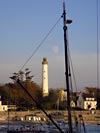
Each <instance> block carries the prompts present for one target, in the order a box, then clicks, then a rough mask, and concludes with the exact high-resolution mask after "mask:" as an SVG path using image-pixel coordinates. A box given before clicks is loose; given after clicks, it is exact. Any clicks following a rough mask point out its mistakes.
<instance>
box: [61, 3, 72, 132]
mask: <svg viewBox="0 0 100 133" xmlns="http://www.w3.org/2000/svg"><path fill="white" fill-rule="evenodd" d="M71 23H72V20H66V10H65V2H63V30H64V45H65V76H66V87H67V88H66V91H67V104H68V124H69V133H72V132H73V131H72V119H71V107H70V91H69V70H68V68H69V60H68V40H67V26H66V24H71Z"/></svg>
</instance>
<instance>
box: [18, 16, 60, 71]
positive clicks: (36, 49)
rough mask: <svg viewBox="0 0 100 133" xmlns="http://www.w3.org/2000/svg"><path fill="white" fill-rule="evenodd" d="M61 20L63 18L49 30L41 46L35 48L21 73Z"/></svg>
mask: <svg viewBox="0 0 100 133" xmlns="http://www.w3.org/2000/svg"><path fill="white" fill-rule="evenodd" d="M60 20H61V17H60V18H59V19H58V20H57V21H56V23H55V24H54V25H53V26H52V28H51V29H50V30H49V32H48V33H47V34H46V36H45V37H44V38H43V40H42V41H41V42H40V43H39V45H38V46H37V47H36V48H35V50H34V51H33V52H32V54H31V55H30V56H29V58H28V59H27V60H26V62H25V63H24V65H23V66H22V67H21V69H20V71H21V70H22V69H23V68H24V67H25V65H26V64H27V63H28V62H29V61H30V60H31V58H32V57H33V56H34V54H35V53H36V52H37V51H38V49H39V48H40V47H41V45H42V44H43V43H44V42H45V40H46V39H47V38H48V36H49V35H50V34H51V32H52V31H53V29H54V28H55V27H56V25H57V24H58V22H59V21H60Z"/></svg>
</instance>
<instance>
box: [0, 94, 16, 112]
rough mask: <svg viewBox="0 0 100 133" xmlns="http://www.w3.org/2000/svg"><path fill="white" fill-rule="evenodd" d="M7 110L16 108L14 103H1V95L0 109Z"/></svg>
mask: <svg viewBox="0 0 100 133" xmlns="http://www.w3.org/2000/svg"><path fill="white" fill-rule="evenodd" d="M8 109H9V110H16V105H5V104H2V101H1V96H0V111H8Z"/></svg>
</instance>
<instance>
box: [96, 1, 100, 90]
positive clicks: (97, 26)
mask: <svg viewBox="0 0 100 133" xmlns="http://www.w3.org/2000/svg"><path fill="white" fill-rule="evenodd" d="M96 4H97V5H96V8H97V88H99V44H98V0H97V3H96Z"/></svg>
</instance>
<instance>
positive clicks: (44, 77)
mask: <svg viewBox="0 0 100 133" xmlns="http://www.w3.org/2000/svg"><path fill="white" fill-rule="evenodd" d="M42 93H43V96H44V97H45V96H48V94H49V91H48V61H47V58H43V61H42Z"/></svg>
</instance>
